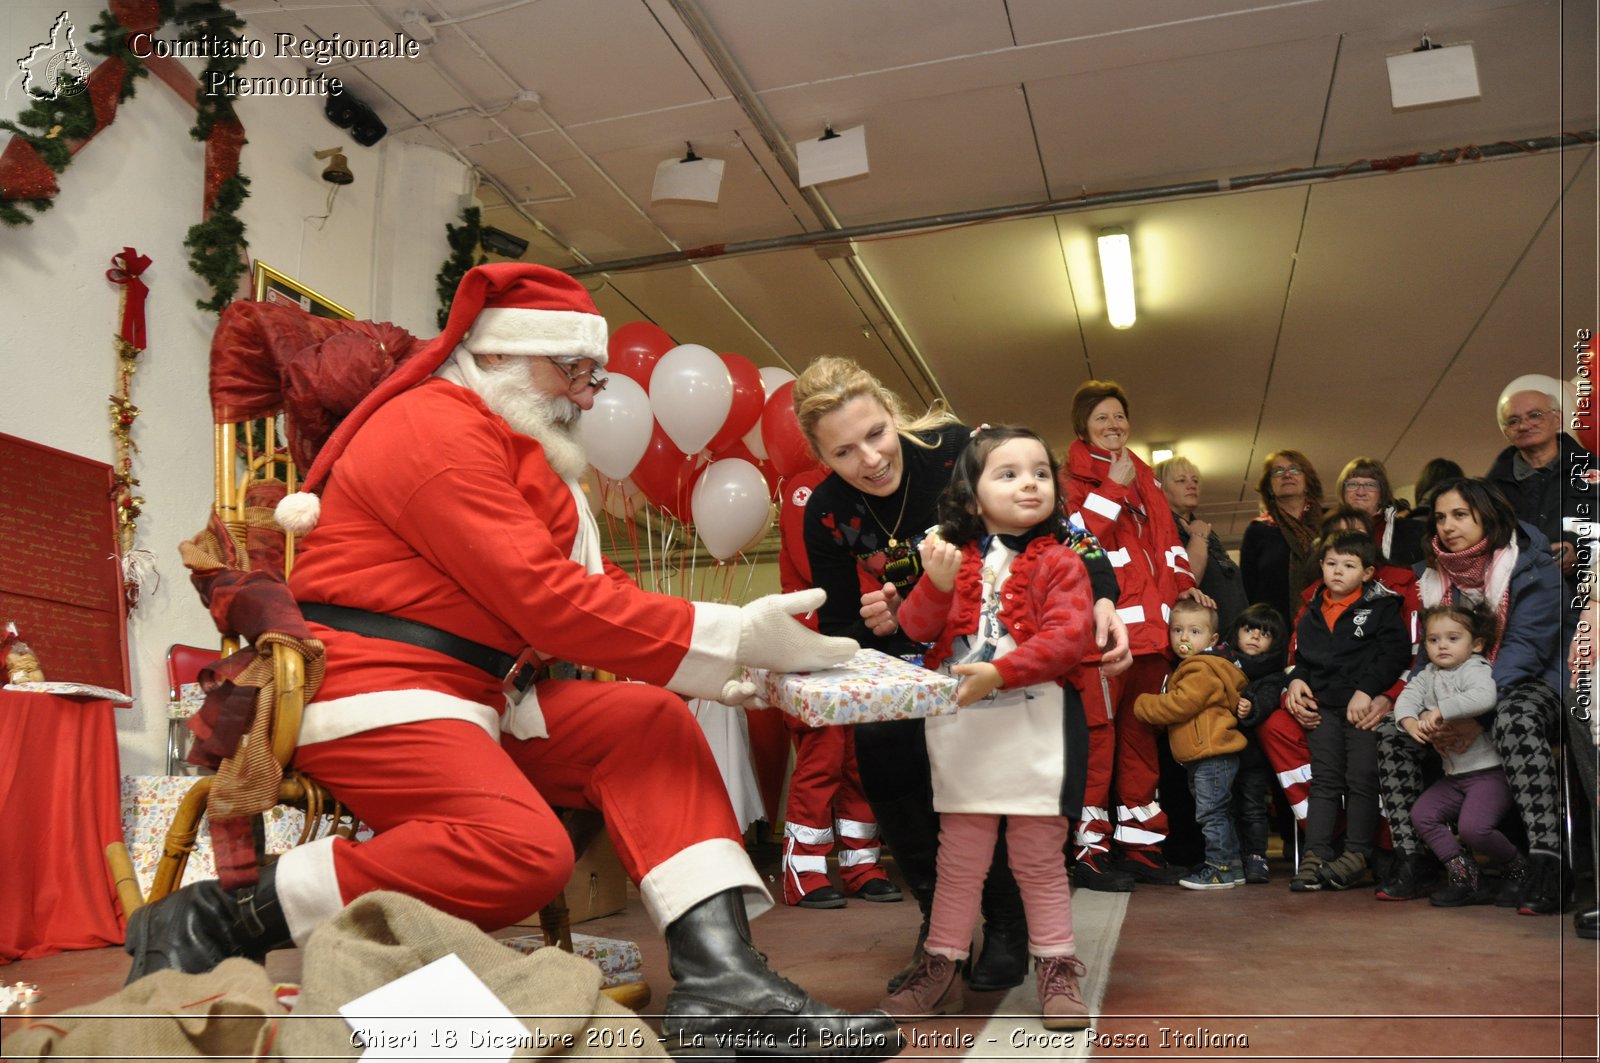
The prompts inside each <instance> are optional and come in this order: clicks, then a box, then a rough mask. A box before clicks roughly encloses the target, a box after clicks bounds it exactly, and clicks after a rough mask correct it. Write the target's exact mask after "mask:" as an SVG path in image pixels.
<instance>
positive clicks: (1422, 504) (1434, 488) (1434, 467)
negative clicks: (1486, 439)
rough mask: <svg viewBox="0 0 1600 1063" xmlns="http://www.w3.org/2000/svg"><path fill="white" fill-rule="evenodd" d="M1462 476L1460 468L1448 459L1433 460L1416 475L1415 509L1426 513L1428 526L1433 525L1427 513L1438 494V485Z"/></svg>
mask: <svg viewBox="0 0 1600 1063" xmlns="http://www.w3.org/2000/svg"><path fill="white" fill-rule="evenodd" d="M1464 476H1466V473H1465V472H1464V471H1462V468H1461V466H1459V465H1457V464H1456V463H1455V462H1453V461H1451V460H1450V459H1449V458H1434V459H1433V460H1432V461H1430V462H1428V464H1426V465H1424V466H1423V467H1422V471H1421V472H1419V473H1417V508H1418V509H1420V510H1422V511H1423V512H1425V513H1428V523H1429V524H1432V523H1433V515H1432V513H1431V512H1429V511H1430V510H1431V508H1432V506H1433V496H1434V495H1436V494H1438V493H1439V485H1440V484H1442V483H1444V482H1445V481H1446V480H1459V479H1461V478H1462V477H1464Z"/></svg>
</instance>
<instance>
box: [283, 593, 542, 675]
mask: <svg viewBox="0 0 1600 1063" xmlns="http://www.w3.org/2000/svg"><path fill="white" fill-rule="evenodd" d="M299 605H300V615H302V616H304V617H305V618H306V619H307V620H309V621H311V622H312V623H314V624H321V625H322V626H323V627H331V628H333V629H334V630H335V631H348V632H350V633H351V634H353V635H363V636H365V637H367V638H369V639H388V640H389V641H391V642H404V643H407V644H408V645H411V646H421V647H422V648H423V649H425V650H433V651H434V652H436V653H442V654H444V655H445V656H446V657H454V658H455V659H456V660H458V661H460V662H462V663H463V664H470V665H472V667H474V668H476V669H478V670H479V671H482V672H487V673H489V674H490V675H492V676H497V677H499V678H500V680H501V683H502V685H503V686H504V687H505V688H506V691H507V693H510V691H512V690H515V691H517V692H518V693H521V692H522V691H525V690H527V689H528V688H529V687H530V686H532V685H533V684H534V683H535V682H536V681H538V680H539V679H541V678H544V677H545V676H546V675H548V672H547V670H546V669H544V668H542V667H540V664H539V658H538V657H537V656H536V655H535V654H534V652H533V650H532V649H527V650H524V651H523V652H522V656H520V657H513V656H511V654H509V653H501V652H500V651H499V650H497V649H495V648H494V647H493V646H485V645H484V644H483V643H481V642H473V641H472V640H471V639H464V638H462V637H461V636H460V635H453V634H451V633H450V632H448V631H445V630H443V629H441V628H436V627H433V626H432V625H429V624H423V623H420V622H418V621H416V620H407V619H405V618H404V617H400V616H389V615H388V614H387V613H373V612H368V611H367V610H365V609H351V608H349V607H348V606H343V605H327V604H325V603H323V602H300V603H299Z"/></svg>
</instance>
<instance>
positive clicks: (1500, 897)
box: [1494, 853, 1533, 908]
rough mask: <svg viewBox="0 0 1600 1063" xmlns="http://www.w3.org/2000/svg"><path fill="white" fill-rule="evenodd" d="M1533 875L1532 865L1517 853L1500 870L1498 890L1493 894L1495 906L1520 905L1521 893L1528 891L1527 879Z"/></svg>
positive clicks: (1515, 906) (1514, 906)
mask: <svg viewBox="0 0 1600 1063" xmlns="http://www.w3.org/2000/svg"><path fill="white" fill-rule="evenodd" d="M1532 877H1533V865H1532V864H1530V863H1529V862H1528V858H1527V857H1526V856H1523V855H1522V854H1521V853H1518V854H1517V856H1516V859H1514V860H1512V861H1511V863H1509V864H1507V865H1506V866H1505V868H1504V869H1503V870H1502V871H1501V872H1500V890H1499V892H1497V893H1496V894H1495V898H1494V906H1495V907H1496V908H1520V907H1522V895H1523V894H1524V893H1526V892H1527V891H1528V881H1529V880H1530V879H1531V878H1532Z"/></svg>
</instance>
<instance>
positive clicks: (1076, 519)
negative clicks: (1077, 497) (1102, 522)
mask: <svg viewBox="0 0 1600 1063" xmlns="http://www.w3.org/2000/svg"><path fill="white" fill-rule="evenodd" d="M1067 519H1068V520H1070V521H1071V522H1072V523H1073V524H1075V525H1077V526H1078V527H1080V528H1083V529H1085V530H1087V529H1088V527H1089V526H1088V525H1087V524H1085V523H1084V522H1083V510H1081V509H1075V510H1073V511H1072V512H1071V513H1068V514H1067Z"/></svg>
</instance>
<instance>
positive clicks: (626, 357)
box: [606, 321, 677, 391]
mask: <svg viewBox="0 0 1600 1063" xmlns="http://www.w3.org/2000/svg"><path fill="white" fill-rule="evenodd" d="M676 346H677V344H676V343H674V342H673V340H672V337H671V336H669V335H667V333H666V330H665V329H663V328H661V326H659V325H653V324H651V323H650V322H648V321H630V322H628V323H627V324H626V325H623V326H622V327H621V328H619V329H617V330H616V331H614V332H612V333H611V339H610V340H609V341H607V343H606V353H607V354H608V355H609V356H610V357H609V358H608V359H607V361H606V372H608V373H621V374H622V375H623V376H625V377H628V378H630V379H631V380H633V381H634V382H635V383H637V384H638V385H639V386H640V387H642V388H644V389H645V390H646V391H649V390H650V374H651V373H653V372H655V368H656V363H657V362H659V361H660V360H661V356H662V355H663V354H666V353H667V352H668V351H670V350H672V348H674V347H676Z"/></svg>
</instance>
